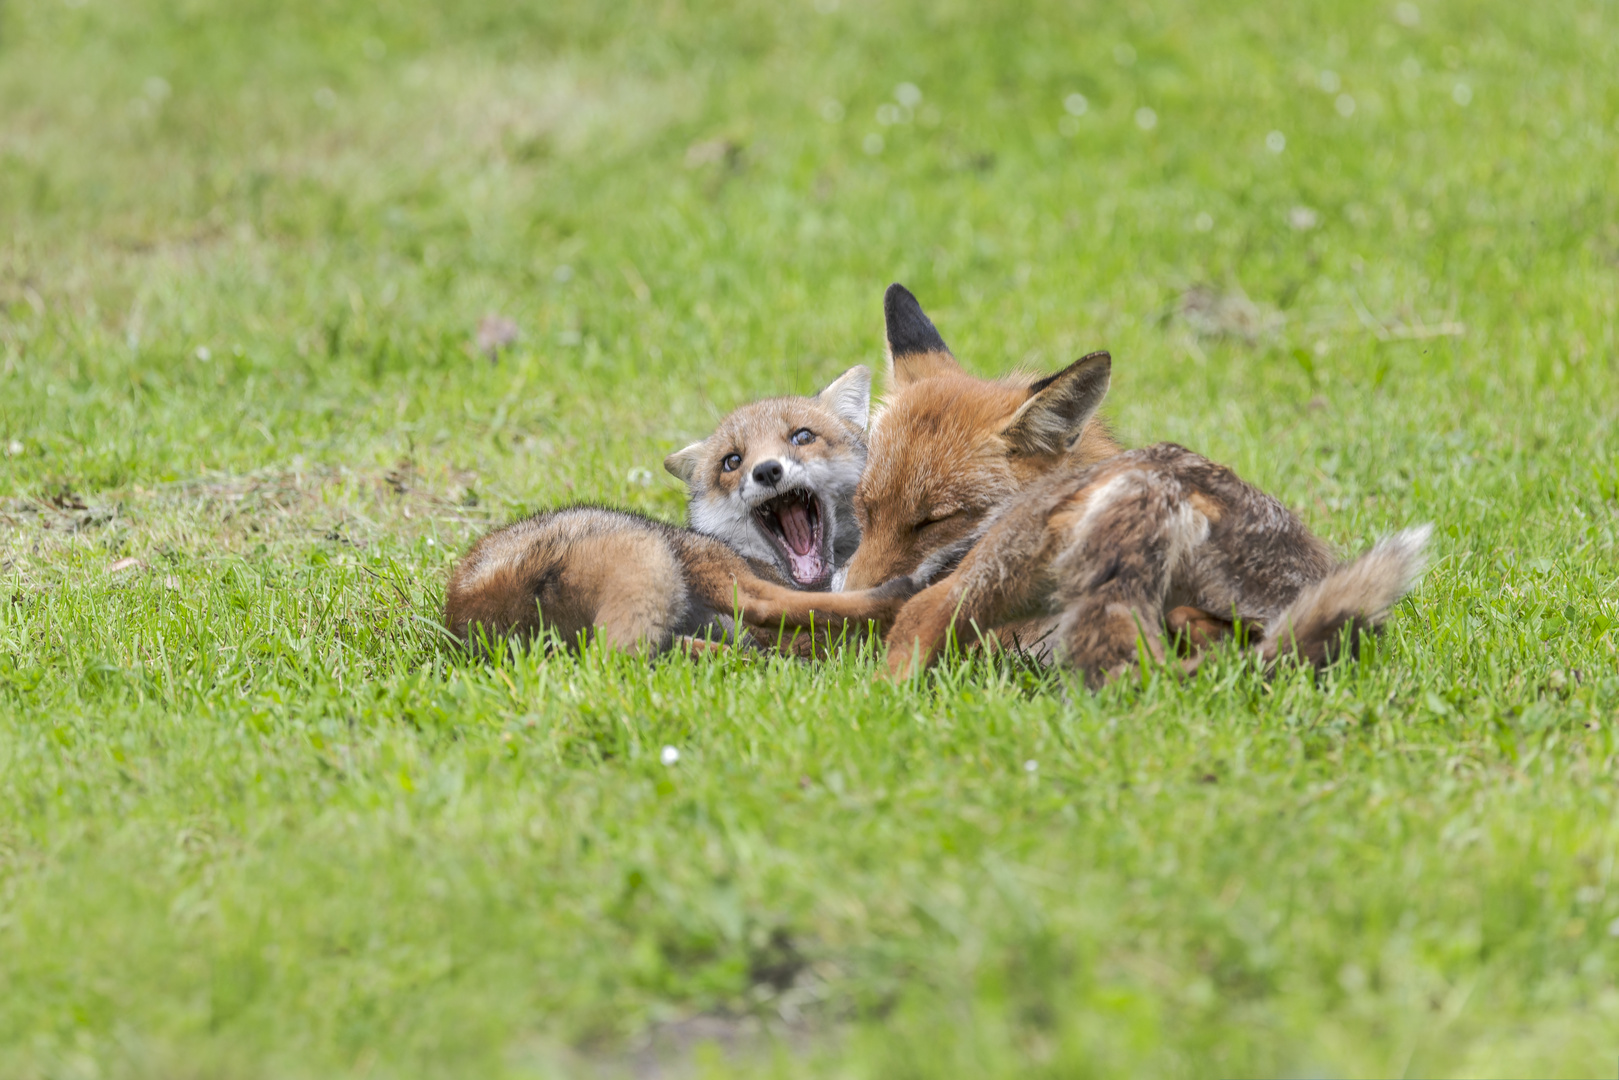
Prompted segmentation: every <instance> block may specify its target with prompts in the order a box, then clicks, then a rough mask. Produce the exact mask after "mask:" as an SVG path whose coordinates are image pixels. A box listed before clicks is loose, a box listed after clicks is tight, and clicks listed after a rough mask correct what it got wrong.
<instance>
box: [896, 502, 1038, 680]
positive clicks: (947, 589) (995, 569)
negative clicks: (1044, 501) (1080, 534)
mask: <svg viewBox="0 0 1619 1080" xmlns="http://www.w3.org/2000/svg"><path fill="white" fill-rule="evenodd" d="M1044 517H1045V514H1044V513H1043V512H1042V511H1041V509H1040V508H1038V507H1034V508H1029V509H1027V510H1024V511H1022V512H1014V513H1012V514H1010V515H1008V516H1007V518H1005V519H1002V520H1001V521H999V522H997V523H996V524H995V526H994V527H992V528H991V529H990V530H989V531H988V532H987V533H985V534H984V538H983V539H982V540H980V541H978V543H977V544H975V545H974V546H973V548H972V550H971V551H969V552H968V553H967V554H966V556H965V557H964V558H963V559H962V560H961V563H960V565H958V566H957V567H956V569H955V570H954V571H952V572H951V573H950V575H949V576H948V577H946V578H945V579H944V580H942V581H940V582H938V583H937V584H935V585H931V586H929V587H928V588H926V589H924V590H922V591H921V592H920V593H918V594H917V595H916V597H915V598H914V599H912V600H911V602H910V603H908V604H906V605H905V607H904V608H903V609H901V611H900V613H899V618H898V619H896V620H895V622H894V628H893V629H892V630H891V631H889V633H888V676H889V678H892V679H906V678H909V677H910V676H911V675H912V674H913V673H914V672H916V671H925V670H926V669H927V668H929V667H931V666H932V665H933V663H934V662H935V661H936V660H938V658H939V654H940V653H942V652H943V651H944V649H945V646H946V645H947V644H948V643H949V640H950V634H951V632H952V631H958V633H959V630H958V628H961V627H970V628H971V632H972V633H973V634H974V635H975V639H976V637H984V638H985V640H989V639H988V637H987V635H989V634H990V633H991V632H992V631H994V630H995V629H996V628H998V627H1002V626H1005V625H1006V624H1008V623H1011V622H1016V621H1018V620H1020V619H1027V618H1030V617H1032V616H1035V615H1041V614H1045V613H1047V611H1048V610H1049V598H1050V594H1051V588H1050V576H1049V574H1048V573H1047V565H1046V564H1047V562H1048V561H1049V560H1048V540H1049V532H1048V530H1047V529H1046V523H1045V521H1044V520H1043V519H1044Z"/></svg>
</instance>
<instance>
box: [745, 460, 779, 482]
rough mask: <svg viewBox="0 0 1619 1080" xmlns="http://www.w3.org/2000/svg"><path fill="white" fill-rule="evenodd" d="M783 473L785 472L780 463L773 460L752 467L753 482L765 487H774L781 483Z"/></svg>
mask: <svg viewBox="0 0 1619 1080" xmlns="http://www.w3.org/2000/svg"><path fill="white" fill-rule="evenodd" d="M784 472H785V470H784V469H782V467H781V462H779V461H777V460H776V459H775V458H771V459H770V460H769V461H761V462H759V464H757V465H755V466H754V467H753V482H754V483H756V484H764V485H766V486H767V487H775V486H776V485H777V484H779V483H781V478H782V474H783V473H784Z"/></svg>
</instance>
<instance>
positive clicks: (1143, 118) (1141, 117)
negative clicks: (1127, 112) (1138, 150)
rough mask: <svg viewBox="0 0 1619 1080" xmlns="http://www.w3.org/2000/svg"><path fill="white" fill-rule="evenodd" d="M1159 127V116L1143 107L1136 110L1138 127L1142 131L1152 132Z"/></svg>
mask: <svg viewBox="0 0 1619 1080" xmlns="http://www.w3.org/2000/svg"><path fill="white" fill-rule="evenodd" d="M1157 126H1158V114H1157V113H1155V112H1153V111H1152V110H1151V109H1149V108H1147V106H1145V105H1143V106H1141V108H1139V109H1137V110H1136V127H1138V128H1140V129H1141V130H1142V131H1151V130H1152V129H1153V128H1155V127H1157Z"/></svg>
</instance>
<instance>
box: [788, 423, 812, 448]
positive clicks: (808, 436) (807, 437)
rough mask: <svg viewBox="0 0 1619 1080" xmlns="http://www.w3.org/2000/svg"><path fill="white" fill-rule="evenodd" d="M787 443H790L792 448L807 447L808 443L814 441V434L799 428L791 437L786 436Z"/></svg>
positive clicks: (806, 429)
mask: <svg viewBox="0 0 1619 1080" xmlns="http://www.w3.org/2000/svg"><path fill="white" fill-rule="evenodd" d="M787 441H788V442H790V443H792V444H793V445H794V446H808V445H809V444H810V443H812V442H814V441H815V432H813V431H811V430H810V429H809V428H807V427H801V428H799V429H798V430H797V431H795V432H793V433H792V435H790V436H788V439H787Z"/></svg>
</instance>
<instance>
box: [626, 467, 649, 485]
mask: <svg viewBox="0 0 1619 1080" xmlns="http://www.w3.org/2000/svg"><path fill="white" fill-rule="evenodd" d="M624 479H625V480H627V481H628V482H629V483H632V484H634V485H636V486H637V487H646V486H647V485H648V484H650V483H652V470H651V469H643V468H641V467H640V466H639V465H637V466H636V467H635V468H633V469H631V470H630V471H629V473H628V474H627V475H626V476H625V477H624Z"/></svg>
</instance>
